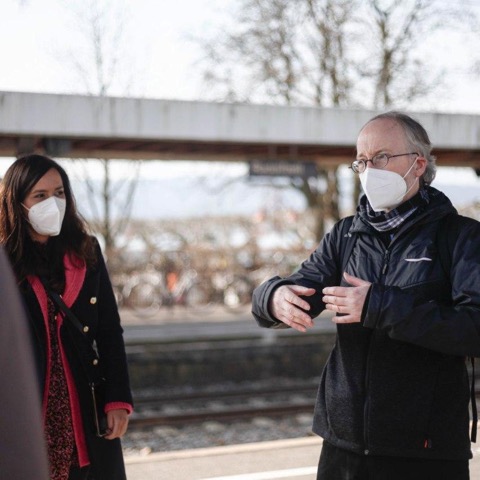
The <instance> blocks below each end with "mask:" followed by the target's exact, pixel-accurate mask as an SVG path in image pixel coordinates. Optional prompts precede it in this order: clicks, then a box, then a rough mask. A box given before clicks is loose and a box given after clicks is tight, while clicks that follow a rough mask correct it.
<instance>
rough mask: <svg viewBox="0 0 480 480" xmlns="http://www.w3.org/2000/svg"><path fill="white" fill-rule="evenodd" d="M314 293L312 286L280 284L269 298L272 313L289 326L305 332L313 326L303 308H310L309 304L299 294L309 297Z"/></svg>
mask: <svg viewBox="0 0 480 480" xmlns="http://www.w3.org/2000/svg"><path fill="white" fill-rule="evenodd" d="M314 293H315V289H314V288H307V287H300V286H299V285H282V286H280V287H278V288H277V289H276V290H275V291H274V292H273V295H272V298H271V299H270V312H271V313H272V315H273V316H274V317H275V318H276V319H277V320H280V321H281V322H283V323H285V324H286V325H288V326H289V327H292V328H294V329H295V330H298V331H299V332H306V331H307V328H310V327H313V321H312V319H311V318H310V316H309V315H308V314H307V313H305V312H303V311H302V310H301V309H303V310H310V305H309V304H308V303H307V302H306V301H305V300H302V299H301V298H300V297H299V295H303V296H306V297H310V296H311V295H313V294H314Z"/></svg>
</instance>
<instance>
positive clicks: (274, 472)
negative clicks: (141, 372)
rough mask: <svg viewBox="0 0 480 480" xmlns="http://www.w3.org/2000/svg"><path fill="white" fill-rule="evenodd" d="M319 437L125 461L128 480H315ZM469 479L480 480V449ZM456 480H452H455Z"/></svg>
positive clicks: (479, 447) (139, 457)
mask: <svg viewBox="0 0 480 480" xmlns="http://www.w3.org/2000/svg"><path fill="white" fill-rule="evenodd" d="M321 447H322V440H321V439H320V438H318V437H306V438H299V439H291V440H276V441H271V442H261V443H249V444H243V445H232V446H225V447H214V448H201V449H194V450H181V451H177V452H166V453H155V454H150V455H146V456H130V457H126V459H125V463H126V469H127V478H128V480H162V479H172V478H174V479H175V480H280V479H283V480H315V478H316V471H317V463H318V458H319V455H320V451H321ZM473 455H474V456H473V460H472V461H471V462H470V478H471V479H472V480H475V479H480V446H475V444H474V446H473ZM452 480H453V479H452Z"/></svg>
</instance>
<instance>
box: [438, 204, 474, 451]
mask: <svg viewBox="0 0 480 480" xmlns="http://www.w3.org/2000/svg"><path fill="white" fill-rule="evenodd" d="M459 218H460V216H459V215H458V214H457V213H451V214H449V215H447V216H446V217H444V218H442V219H441V221H439V225H438V228H437V238H436V244H437V249H438V258H439V260H440V264H441V266H442V269H443V271H444V273H445V275H446V276H447V278H448V279H450V275H451V269H452V261H453V260H452V259H453V250H454V248H455V244H456V242H457V238H458V234H459V232H460V222H459V221H458V220H459ZM470 363H471V368H472V370H471V375H472V379H471V384H470V403H471V408H472V429H471V431H470V440H471V441H472V442H473V443H476V441H477V425H478V412H477V402H476V399H475V357H470Z"/></svg>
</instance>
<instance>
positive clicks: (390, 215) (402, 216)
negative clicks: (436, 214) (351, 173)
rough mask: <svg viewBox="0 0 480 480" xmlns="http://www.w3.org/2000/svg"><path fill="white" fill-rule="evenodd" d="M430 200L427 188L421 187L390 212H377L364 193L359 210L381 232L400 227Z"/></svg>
mask: <svg viewBox="0 0 480 480" xmlns="http://www.w3.org/2000/svg"><path fill="white" fill-rule="evenodd" d="M429 201H430V199H429V195H428V192H427V190H426V189H425V188H423V187H421V188H420V190H419V191H418V192H417V193H416V195H414V196H413V197H412V198H410V199H409V200H407V201H406V202H403V203H402V204H400V205H399V206H398V207H397V208H394V209H393V210H390V211H389V212H375V211H373V209H372V207H371V206H370V203H369V202H368V200H367V197H366V195H363V196H362V198H360V203H359V205H358V208H357V211H358V213H359V214H360V216H362V217H363V218H365V219H366V220H367V221H368V223H370V225H371V226H372V227H373V228H374V229H375V230H378V231H379V232H388V231H390V230H393V229H395V228H398V227H399V226H400V225H401V224H402V223H403V222H404V221H405V220H406V219H407V218H408V217H410V216H411V215H413V214H414V213H415V212H416V211H417V210H418V209H419V208H421V207H424V206H426V205H428V203H429Z"/></svg>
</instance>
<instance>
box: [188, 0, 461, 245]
mask: <svg viewBox="0 0 480 480" xmlns="http://www.w3.org/2000/svg"><path fill="white" fill-rule="evenodd" d="M447 8H448V11H447V10H446V9H447ZM462 10H464V7H463V6H462V5H459V4H451V5H450V4H448V5H447V4H446V3H445V2H441V1H440V0H406V1H404V2H398V1H396V0H368V2H361V1H359V0H290V1H289V0H241V1H239V2H238V3H237V11H236V12H234V14H233V18H234V19H235V21H232V22H231V23H230V24H229V25H228V28H226V29H223V30H221V31H220V32H217V34H216V35H214V36H213V37H211V38H207V39H205V38H202V39H200V40H197V41H198V42H199V43H200V45H201V46H203V51H204V52H205V57H204V58H203V60H202V62H201V64H202V65H203V69H204V79H205V81H206V82H207V84H208V85H209V86H210V87H211V88H210V91H211V92H212V93H213V94H214V93H217V94H219V95H220V98H222V99H224V100H237V101H238V100H240V101H268V102H273V103H279V104H285V105H298V104H307V105H316V106H333V107H337V106H343V107H355V106H362V107H366V108H392V107H393V106H395V107H396V108H401V107H404V106H406V105H409V104H411V102H412V101H415V100H417V99H422V98H425V97H426V96H427V95H428V94H432V93H434V92H435V90H436V89H437V88H438V87H439V86H440V85H441V83H442V82H441V78H442V74H443V70H442V69H441V68H438V67H435V66H432V65H431V64H430V63H429V62H428V58H426V55H425V52H423V51H422V46H423V45H424V44H425V43H426V41H427V40H428V38H429V37H431V36H432V35H433V34H435V33H437V32H438V31H439V30H441V29H442V28H445V27H446V26H448V27H450V28H451V27H452V26H453V25H457V26H458V25H459V23H460V22H459V20H460V21H461V20H463V19H464V16H463V17H461V16H459V15H461V12H462ZM218 98H219V97H217V99H218ZM319 167H322V166H321V165H319ZM294 186H296V188H298V189H300V190H301V191H302V193H303V194H304V196H305V199H306V201H307V205H308V207H309V208H310V209H311V210H312V211H314V212H315V215H316V218H317V219H318V222H319V225H318V226H317V227H316V229H315V230H316V235H317V238H321V237H322V236H323V233H324V226H325V221H328V220H336V219H337V218H338V215H339V212H338V202H337V200H338V183H337V179H336V174H335V171H334V170H333V171H331V170H330V169H323V168H320V171H319V178H318V181H316V182H312V181H311V180H309V181H304V182H303V183H301V184H298V182H295V183H294ZM358 194H359V184H358V179H357V180H356V184H355V188H354V200H355V201H356V200H357V198H358Z"/></svg>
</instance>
